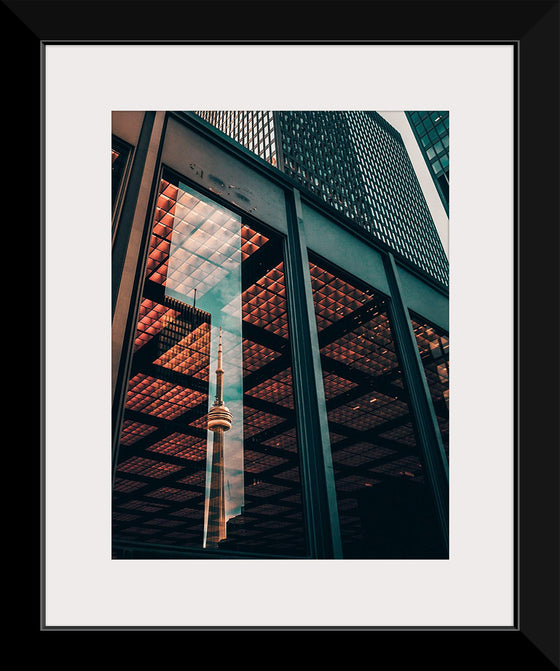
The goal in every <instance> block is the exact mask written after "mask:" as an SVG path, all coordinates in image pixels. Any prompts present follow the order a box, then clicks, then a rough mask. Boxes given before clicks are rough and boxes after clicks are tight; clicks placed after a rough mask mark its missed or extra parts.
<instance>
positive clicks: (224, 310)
mask: <svg viewBox="0 0 560 671" xmlns="http://www.w3.org/2000/svg"><path fill="white" fill-rule="evenodd" d="M113 541H114V543H113V546H114V554H113V556H114V557H116V558H118V557H122V556H125V555H124V552H125V551H126V552H127V556H133V557H156V556H159V557H163V558H165V557H174V556H181V555H180V553H178V552H177V551H178V550H181V549H185V548H189V549H191V550H192V549H194V550H199V551H200V552H202V553H204V552H206V553H208V552H221V551H222V550H224V551H228V552H233V553H235V552H243V553H256V555H257V556H259V555H263V554H265V555H266V554H271V555H275V556H276V555H282V556H284V555H288V556H302V555H304V554H305V552H306V548H305V543H304V529H303V519H302V511H301V491H300V479H299V457H298V451H297V437H296V430H295V415H294V401H293V390H292V369H291V357H290V345H289V329H288V320H287V315H286V289H285V280H284V265H283V244H282V239H280V238H278V237H277V236H275V235H273V234H272V233H271V232H268V231H264V230H263V231H261V230H257V228H256V227H254V226H253V225H248V224H246V223H244V222H243V221H242V220H241V218H240V217H239V216H238V215H236V214H235V213H233V212H231V211H229V210H227V209H226V208H224V207H222V206H220V205H218V204H216V203H215V202H213V201H212V200H210V199H208V198H206V197H205V196H203V195H202V194H200V193H197V192H196V191H194V190H193V189H191V188H190V187H188V186H187V185H186V184H184V183H182V182H181V180H180V178H179V177H177V176H175V175H173V174H165V179H163V180H162V181H161V184H160V190H159V195H158V199H157V207H156V212H155V218H154V224H153V229H152V235H151V240H150V247H149V253H148V259H147V265H146V273H145V278H144V289H143V296H142V299H141V303H140V308H139V313H138V324H137V331H136V337H135V343H134V354H133V359H132V369H131V374H130V381H129V384H128V395H127V400H126V407H125V413H124V420H123V424H122V432H121V437H120V447H119V455H118V462H117V465H116V477H115V481H114V492H113ZM131 553H132V554H131Z"/></svg>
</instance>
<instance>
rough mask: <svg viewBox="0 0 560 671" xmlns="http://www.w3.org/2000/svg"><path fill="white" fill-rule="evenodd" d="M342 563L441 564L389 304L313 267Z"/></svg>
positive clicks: (337, 273)
mask: <svg viewBox="0 0 560 671" xmlns="http://www.w3.org/2000/svg"><path fill="white" fill-rule="evenodd" d="M310 270H311V281H312V287H313V298H314V305H315V315H316V320H317V329H318V336H319V347H320V355H321V365H322V373H323V386H324V392H325V399H326V407H327V416H328V422H329V435H330V442H331V450H332V461H333V469H334V478H335V486H336V495H337V504H338V514H339V520H340V530H341V537H342V546H343V556H344V558H346V559H381V558H385V559H411V558H418V559H421V558H433V557H437V556H440V554H441V551H440V549H439V541H438V536H437V534H438V528H437V523H436V516H435V513H434V510H433V503H432V500H431V496H430V494H429V490H428V487H427V484H426V480H425V478H424V468H423V463H422V458H421V456H420V451H419V449H418V445H417V441H416V435H415V428H414V425H413V421H412V417H411V414H410V411H409V401H408V392H407V389H406V385H405V383H404V380H403V375H402V372H401V367H400V363H399V358H398V355H397V350H396V346H395V341H394V337H393V332H392V328H391V323H390V319H389V313H388V308H389V305H388V299H387V298H386V297H384V296H383V295H382V294H380V293H378V292H376V291H374V290H373V289H372V288H371V287H369V286H367V285H364V284H361V283H360V282H358V281H357V280H356V279H354V278H350V277H347V276H346V275H345V274H343V273H342V271H341V270H340V269H335V268H332V267H329V266H328V264H327V263H326V262H325V261H323V260H320V259H318V258H314V257H313V256H311V257H310Z"/></svg>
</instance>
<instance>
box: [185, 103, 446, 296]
mask: <svg viewBox="0 0 560 671" xmlns="http://www.w3.org/2000/svg"><path fill="white" fill-rule="evenodd" d="M197 113H198V114H199V115H200V117H201V118H203V119H205V120H206V121H208V122H209V123H211V124H212V125H213V126H215V127H216V128H218V129H219V130H221V131H222V132H223V133H225V134H226V135H229V136H230V137H232V138H233V139H234V140H236V141H237V142H239V143H240V144H242V145H243V146H244V147H246V148H247V149H250V150H251V151H253V152H254V153H255V154H257V155H258V156H260V157H261V158H263V159H265V160H266V161H268V162H270V163H271V165H275V166H277V167H278V168H279V169H280V170H282V171H283V172H285V173H286V174H288V175H290V176H291V177H293V178H294V179H295V180H297V181H298V182H299V184H300V185H301V186H302V187H303V188H304V189H306V190H309V191H311V192H312V193H314V194H316V195H318V196H319V197H320V198H321V199H323V200H324V201H325V202H326V203H327V204H328V205H329V206H330V207H332V208H334V209H335V210H337V211H339V212H341V213H343V214H344V215H345V216H346V217H348V218H349V219H351V220H352V221H354V222H355V223H356V225H358V226H360V227H361V228H363V229H364V230H366V231H367V232H368V233H369V234H370V235H371V236H372V238H373V239H374V240H377V241H378V242H380V243H381V244H383V245H386V246H387V247H388V248H390V249H392V250H393V251H396V252H398V253H399V254H402V255H403V256H404V257H405V258H407V259H408V260H409V261H410V262H411V263H413V264H414V265H416V266H418V267H419V268H421V269H422V270H424V271H426V272H427V273H428V274H429V275H431V276H432V277H434V278H435V279H436V280H438V281H439V282H442V283H443V284H444V285H447V284H448V281H449V263H448V260H447V257H446V254H445V252H444V250H443V247H442V244H441V241H440V238H439V236H438V234H437V231H436V228H435V226H434V222H433V220H432V216H431V214H430V211H429V208H428V206H427V204H426V201H425V199H424V196H423V193H422V189H421V187H420V184H419V183H418V180H417V178H416V174H415V172H414V169H413V167H412V163H411V161H410V158H409V156H408V153H407V151H406V148H405V146H404V143H403V140H402V138H401V136H400V134H399V133H398V132H397V131H396V130H395V129H394V128H393V127H392V126H391V125H390V124H389V123H388V122H387V121H386V120H385V119H384V118H383V117H382V116H381V115H380V114H378V113H377V112H369V111H335V112H328V111H300V112H297V111H274V112H270V111H256V112H249V111H239V112H235V111H231V112H229V111H220V112H215V111H213V112H212V111H199V112H197ZM422 114H423V113H422ZM438 114H441V115H443V114H444V112H438ZM442 119H443V117H442ZM444 123H445V121H444V120H443V121H442V122H441V123H438V124H437V128H438V129H439V128H440V127H441V128H443V127H444V126H443V124H444ZM439 158H440V159H441V161H442V162H443V161H444V160H445V158H444V157H443V156H441V155H440V156H439ZM435 161H436V159H434V162H432V164H431V172H432V174H433V175H434V174H435V173H434V172H433V171H434V170H436V162H435ZM447 163H448V162H447ZM438 174H439V173H438Z"/></svg>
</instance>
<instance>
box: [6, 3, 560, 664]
mask: <svg viewBox="0 0 560 671" xmlns="http://www.w3.org/2000/svg"><path fill="white" fill-rule="evenodd" d="M166 5H168V7H167V9H169V10H170V11H172V12H173V16H174V21H173V22H171V23H169V24H162V23H159V22H157V21H154V20H153V19H154V15H155V13H156V12H159V11H164V8H165V6H166ZM132 6H133V8H134V11H131V8H132ZM264 7H266V11H265V12H263V8H264ZM259 11H260V12H263V13H262V18H261V20H260V21H259V20H258V18H257V24H255V23H254V21H247V16H248V15H249V14H250V15H251V16H252V17H253V18H256V17H258V12H259ZM373 13H375V14H373ZM0 16H1V17H2V24H1V25H2V26H3V32H4V37H5V38H7V37H8V36H9V37H10V38H11V39H10V40H7V39H4V40H3V49H4V64H5V67H4V74H5V76H6V83H5V86H6V91H9V96H8V97H7V103H6V104H5V119H6V120H7V121H11V119H13V117H16V118H15V123H16V127H17V128H18V132H17V133H14V135H13V136H12V137H10V140H11V141H12V142H13V147H12V148H11V149H12V151H11V154H10V158H11V160H12V161H14V162H15V164H16V165H15V168H16V170H17V169H19V171H20V174H26V175H28V176H31V178H32V181H33V183H34V185H36V186H37V190H36V192H37V193H42V188H41V184H42V180H43V179H44V175H43V170H42V166H41V163H40V162H39V161H38V160H36V159H35V160H32V161H30V160H29V156H37V154H36V152H38V153H39V154H40V155H41V156H42V149H43V147H42V133H41V130H40V129H41V125H42V123H43V96H44V80H43V72H42V70H41V63H42V49H43V47H44V45H45V44H47V43H58V42H66V43H87V42H90V41H92V42H97V43H99V42H118V43H121V42H122V43H132V42H137V43H146V42H169V41H171V42H174V41H178V42H185V41H187V42H192V41H195V42H196V41H200V42H202V43H206V42H208V41H213V42H221V41H226V42H229V41H231V40H232V36H235V40H236V41H239V42H247V43H258V42H263V43H268V42H271V41H272V42H274V41H282V42H286V41H288V42H290V41H293V42H294V43H296V42H305V43H325V44H332V43H337V42H341V43H343V42H360V43H373V44H376V43H403V44H417V43H418V44H426V43H428V44H430V43H438V44H446V43H449V44H455V43H462V44H486V43H500V44H503V43H506V44H512V45H514V47H515V50H516V70H517V71H516V108H517V109H516V132H517V136H516V138H515V181H516V202H515V204H514V206H515V213H516V217H515V223H516V235H515V242H516V245H515V257H516V258H515V266H516V277H515V288H516V323H515V329H516V361H515V362H514V366H515V380H516V425H515V427H514V428H515V435H516V445H515V449H516V473H515V477H516V482H515V486H516V492H517V500H516V504H517V505H516V508H517V520H516V522H517V537H516V543H517V549H518V552H517V566H516V571H517V585H516V602H517V603H516V617H515V622H516V624H515V626H514V627H513V628H511V629H506V630H503V629H502V630H493V629H475V630H470V629H464V630H454V629H446V628H443V629H435V630H431V629H429V630H420V631H417V630H414V631H408V630H395V631H393V630H384V629H377V630H374V631H371V630H369V629H358V630H357V631H361V632H368V633H369V634H370V636H368V638H367V641H366V642H365V646H364V647H365V648H368V647H370V646H374V647H375V649H376V650H377V653H379V651H380V650H383V649H386V650H387V651H391V650H394V647H395V645H398V647H399V666H403V667H404V666H406V665H407V664H408V663H413V662H415V661H416V660H418V659H422V657H424V656H425V655H426V659H428V660H430V663H431V664H432V665H436V666H439V665H441V666H442V667H447V666H448V665H449V657H448V655H449V654H452V655H454V656H457V657H460V658H461V659H462V661H464V662H465V663H473V664H475V663H476V664H479V662H480V659H481V657H482V656H484V657H483V658H484V663H483V664H482V666H483V667H484V668H490V667H491V666H493V665H494V664H500V665H503V664H506V663H508V662H513V661H516V660H518V658H519V655H520V654H523V655H526V656H527V659H528V660H529V663H530V665H531V668H542V669H547V668H560V666H559V642H558V632H559V631H560V620H559V598H558V597H559V593H560V590H559V566H560V560H559V550H558V531H559V528H560V524H559V515H558V510H559V505H558V503H559V497H558V492H559V487H558V473H559V468H558V451H559V450H558V445H559V444H560V443H559V440H558V408H559V407H560V405H559V403H558V377H559V376H558V371H559V367H558V349H559V348H558V343H559V342H560V340H559V334H558V305H559V304H560V302H559V300H558V286H559V282H558V228H559V226H558V222H559V220H560V219H559V216H558V215H559V212H558V184H559V183H560V181H559V175H558V147H559V143H558V120H559V118H560V114H559V106H558V82H559V81H560V76H559V60H560V59H559V49H558V33H559V25H560V22H559V3H558V1H554V2H540V1H534V0H533V1H520V2H505V1H502V0H497V1H496V0H494V1H490V2H476V1H471V2H464V1H461V0H452V1H447V2H445V3H444V2H418V1H411V2H404V1H403V2H401V1H399V0H396V1H395V0H393V1H392V2H367V1H363V2H345V3H342V2H321V3H319V2H298V3H296V2H289V1H288V2H264V3H245V2H232V1H230V2H227V1H226V2H217V1H216V2H214V1H212V0H210V1H206V2H176V1H175V2H174V1H173V0H171V1H168V0H161V1H159V2H156V1H153V2H136V3H131V2H126V1H115V2H107V3H105V2H95V1H93V2H92V1H89V0H75V1H73V2H72V1H66V2H65V1H50V0H38V1H33V0H31V1H27V0H21V1H17V0H12V1H6V0H4V2H2V6H1V12H0ZM374 16H375V20H373V17H374ZM193 18H196V20H195V21H193ZM193 23H196V25H197V26H198V27H202V29H201V32H198V33H197V36H196V39H195V40H190V39H189V38H190V37H191V35H190V34H189V31H188V30H187V29H186V26H188V25H192V24H193ZM204 26H206V27H209V26H211V30H210V29H207V30H205V29H204ZM9 64H11V65H9ZM24 110H26V111H27V112H30V113H31V118H32V120H33V121H32V122H31V123H29V121H28V120H27V119H28V116H26V115H24V114H22V112H23V111H24ZM22 148H23V149H24V151H22ZM11 170H12V171H13V168H12V169H11ZM29 206H30V208H33V207H35V208H36V209H35V210H32V209H31V210H30V211H33V212H35V213H36V214H37V217H36V221H42V212H43V203H42V197H40V198H38V199H37V201H36V202H35V203H30V204H29ZM43 238H44V229H43V226H41V234H40V236H38V242H39V244H38V248H39V249H38V258H39V263H38V264H37V267H38V269H42V250H43V243H44V239H43ZM39 285H40V286H41V285H42V277H40V278H39ZM37 293H38V292H37V291H36V289H35V292H34V295H37ZM37 298H38V303H39V305H38V314H39V315H40V324H39V332H40V334H41V336H43V333H44V332H43V324H44V321H43V320H44V313H43V307H44V300H43V299H44V288H43V290H42V291H41V292H40V293H39V295H38V296H37ZM41 341H42V345H43V338H41ZM34 345H35V343H34ZM536 352H539V353H540V355H541V356H540V357H539V358H537V357H536V356H535V353H536ZM43 373H44V371H43ZM42 382H43V386H42V387H41V390H40V391H41V402H42V403H41V408H42V409H43V408H44V398H43V394H42V392H43V390H44V380H43V379H42ZM537 392H538V393H537ZM41 417H42V421H44V417H43V415H41ZM43 430H44V426H43V424H42V423H41V429H40V433H41V438H42V435H43V433H44V431H43ZM41 445H42V440H41ZM43 459H44V454H43V453H42V459H41V464H40V468H41V474H42V472H43V467H44V462H43ZM41 505H42V500H41ZM41 520H42V521H44V519H43V517H41ZM40 538H41V561H42V562H43V559H44V554H43V547H44V546H43V543H44V537H43V525H42V524H41V533H40ZM41 569H42V571H43V570H44V565H43V563H42V566H41ZM43 590H44V584H42V585H41V590H40V593H41V604H40V611H41V615H40V626H39V630H40V631H41V632H48V631H49V630H50V629H49V628H48V627H45V626H44V600H43V597H44V592H43ZM318 631H321V629H320V628H318ZM436 633H440V634H442V636H441V637H438V639H437V641H435V640H434V639H433V636H434V635H435V634H436ZM396 636H399V637H403V638H404V639H405V641H404V643H405V645H404V646H403V645H402V642H401V641H400V640H399V641H397V640H396V639H395V637H396ZM372 637H373V638H372ZM473 637H474V638H473ZM412 639H413V640H412ZM362 641H363V639H360V643H362ZM442 642H443V643H444V645H445V646H446V648H447V646H450V648H449V652H448V651H447V649H445V650H444V653H443V655H442V659H441V662H440V661H439V655H438V656H437V657H438V661H434V650H440V646H441V643H442ZM436 646H437V648H436Z"/></svg>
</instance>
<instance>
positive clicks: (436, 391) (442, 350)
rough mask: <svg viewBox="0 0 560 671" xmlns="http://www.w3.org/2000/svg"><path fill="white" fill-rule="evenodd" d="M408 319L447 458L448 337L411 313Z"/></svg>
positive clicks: (441, 330)
mask: <svg viewBox="0 0 560 671" xmlns="http://www.w3.org/2000/svg"><path fill="white" fill-rule="evenodd" d="M410 320H411V323H412V328H413V330H414V335H415V336H416V342H417V345H418V350H419V352H420V359H421V361H422V366H423V368H424V373H425V375H426V381H427V383H428V389H429V390H430V396H431V397H432V403H433V406H434V411H435V413H436V417H437V420H438V426H439V430H440V433H441V439H442V442H443V448H444V450H445V454H446V456H447V459H448V461H449V336H448V334H447V333H445V331H443V329H441V328H438V327H437V326H435V325H434V324H430V323H428V322H427V321H426V320H425V319H424V318H423V317H420V316H419V315H416V314H414V313H412V312H411V313H410Z"/></svg>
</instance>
